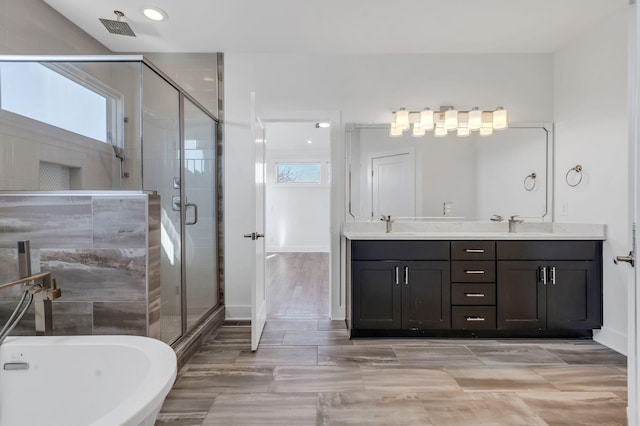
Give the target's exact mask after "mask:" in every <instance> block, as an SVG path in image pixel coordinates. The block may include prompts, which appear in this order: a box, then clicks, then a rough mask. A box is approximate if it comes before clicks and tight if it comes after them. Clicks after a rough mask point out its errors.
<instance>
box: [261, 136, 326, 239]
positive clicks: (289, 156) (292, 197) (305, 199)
mask: <svg viewBox="0 0 640 426" xmlns="http://www.w3.org/2000/svg"><path fill="white" fill-rule="evenodd" d="M267 139H268V140H269V125H268V124H267ZM268 146H269V143H267V155H266V165H267V182H266V183H267V185H266V206H265V208H266V232H265V234H266V239H267V242H266V243H267V251H270V252H328V251H329V209H330V203H329V196H330V193H329V189H330V187H329V184H328V176H327V163H328V162H329V160H330V157H329V151H328V150H320V151H319V150H304V151H300V150H289V149H287V150H270V149H269V148H268ZM288 161H292V162H303V163H304V162H309V163H312V162H318V163H320V170H321V182H320V183H319V184H303V183H292V184H282V183H280V184H279V183H276V163H278V162H288Z"/></svg>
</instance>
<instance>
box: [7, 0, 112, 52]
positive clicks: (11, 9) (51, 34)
mask: <svg viewBox="0 0 640 426" xmlns="http://www.w3.org/2000/svg"><path fill="white" fill-rule="evenodd" d="M0 53H3V54H32V55H37V54H41V55H62V54H66V55H73V54H78V55H108V54H110V53H111V51H110V50H109V49H107V48H106V47H104V46H103V45H102V44H100V43H99V42H98V41H97V40H95V39H94V38H93V37H91V36H89V35H88V34H87V33H85V32H84V31H82V30H81V29H80V28H79V27H77V26H76V25H75V24H73V23H72V22H71V21H69V20H68V19H67V18H65V17H64V16H62V15H61V14H59V13H58V12H57V11H55V10H54V9H53V8H51V7H50V6H49V5H48V4H46V3H45V2H43V1H41V0H2V2H1V3H0Z"/></svg>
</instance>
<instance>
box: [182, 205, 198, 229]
mask: <svg viewBox="0 0 640 426" xmlns="http://www.w3.org/2000/svg"><path fill="white" fill-rule="evenodd" d="M189 207H193V222H189V221H185V222H184V224H185V225H195V224H196V223H198V205H197V204H196V203H186V204H185V205H184V208H185V212H186V213H188V212H189Z"/></svg>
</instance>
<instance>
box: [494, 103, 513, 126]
mask: <svg viewBox="0 0 640 426" xmlns="http://www.w3.org/2000/svg"><path fill="white" fill-rule="evenodd" d="M507 127H509V123H508V122H507V110H506V109H504V108H502V107H498V108H497V109H496V110H495V111H493V128H494V129H495V130H502V129H506V128H507Z"/></svg>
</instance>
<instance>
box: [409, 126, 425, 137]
mask: <svg viewBox="0 0 640 426" xmlns="http://www.w3.org/2000/svg"><path fill="white" fill-rule="evenodd" d="M424 134H425V128H424V127H422V126H421V125H420V123H413V132H411V136H414V137H416V138H417V137H420V136H424Z"/></svg>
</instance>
